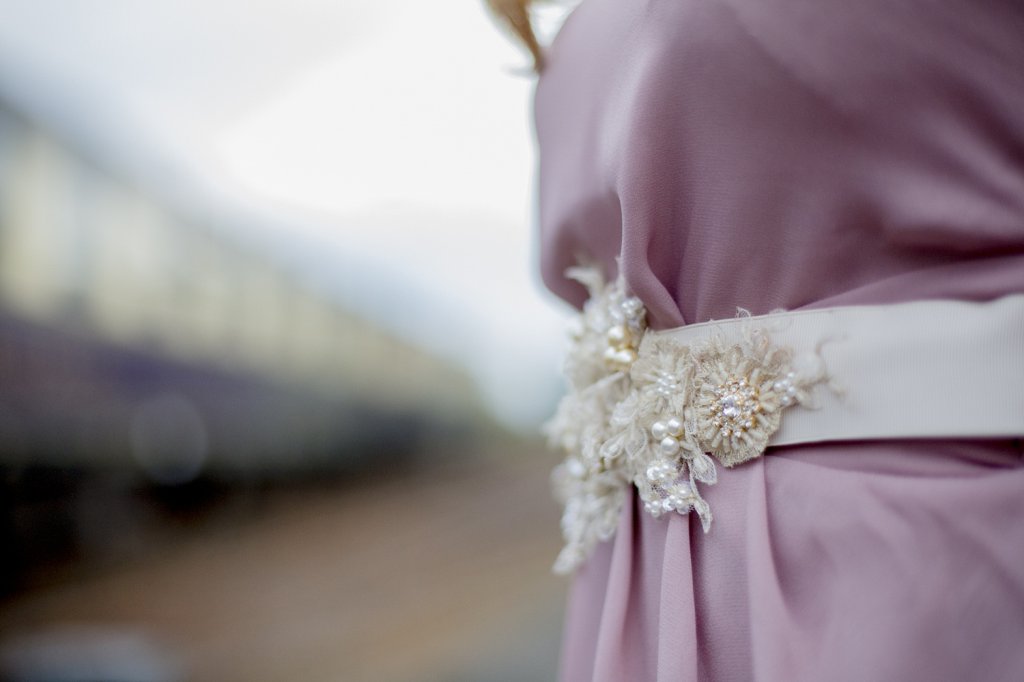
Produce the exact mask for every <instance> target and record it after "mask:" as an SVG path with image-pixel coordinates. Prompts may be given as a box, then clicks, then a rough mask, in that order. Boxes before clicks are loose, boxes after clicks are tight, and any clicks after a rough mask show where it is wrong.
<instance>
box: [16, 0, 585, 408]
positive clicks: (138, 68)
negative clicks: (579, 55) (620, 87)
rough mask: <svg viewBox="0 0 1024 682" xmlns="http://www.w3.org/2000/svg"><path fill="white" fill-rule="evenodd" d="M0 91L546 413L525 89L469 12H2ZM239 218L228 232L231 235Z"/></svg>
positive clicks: (239, 2)
mask: <svg viewBox="0 0 1024 682" xmlns="http://www.w3.org/2000/svg"><path fill="white" fill-rule="evenodd" d="M0 16H2V17H3V21H2V22H0V88H3V90H4V91H5V92H6V93H7V94H8V96H10V97H14V98H16V99H18V100H19V101H20V102H21V103H22V105H23V106H26V107H28V108H30V109H31V110H32V113H34V114H36V115H38V116H39V117H41V118H43V119H44V120H47V121H49V122H50V123H51V125H53V126H55V127H58V128H61V129H62V130H64V131H65V132H66V133H69V134H71V135H73V136H75V137H76V138H78V139H81V140H82V141H83V144H84V145H85V146H87V147H91V148H95V149H99V150H100V151H101V153H102V154H104V155H106V156H108V157H109V158H110V159H112V160H114V161H116V163H118V164H120V166H119V168H120V169H122V170H123V171H124V172H129V173H132V174H138V175H142V176H147V180H148V181H150V182H156V183H162V185H163V186H169V185H173V187H172V190H173V192H174V193H176V194H177V195H179V196H178V197H177V199H178V200H184V201H194V202H196V204H197V205H198V204H202V203H204V202H205V203H210V202H212V203H214V204H216V205H217V207H218V210H223V207H225V206H227V207H237V208H239V213H238V215H239V216H243V215H259V216H260V217H261V220H259V221H257V222H258V225H257V224H255V223H250V222H248V221H246V220H244V219H239V220H236V221H227V222H226V227H228V228H230V229H232V230H234V231H235V232H236V234H239V235H240V237H241V238H243V239H248V240H251V241H253V242H254V243H256V244H259V245H262V246H263V247H264V248H266V249H267V250H268V251H269V252H271V253H273V254H276V255H277V256H278V257H280V258H282V259H283V260H285V261H286V265H287V266H288V267H292V268H295V269H298V270H300V271H301V272H302V273H303V274H304V276H306V277H308V278H309V279H310V280H311V281H313V282H315V283H317V285H318V286H323V287H326V288H328V289H330V290H331V291H332V292H334V293H335V294H336V295H338V296H339V297H341V298H342V299H344V300H346V301H347V302H348V303H349V305H351V306H353V307H355V308H357V309H358V310H359V311H360V312H362V313H364V314H366V315H370V316H373V317H375V318H376V319H377V320H378V321H380V322H381V323H382V324H385V325H388V326H390V327H391V328H393V329H395V330H396V331H398V332H400V333H402V334H403V335H405V336H407V337H410V338H415V339H417V340H419V341H421V342H422V343H423V344H425V345H426V346H428V347H429V348H431V349H433V350H436V351H438V352H441V353H443V354H445V355H446V356H447V357H450V358H453V359H456V360H457V361H459V362H461V363H463V364H464V365H465V366H466V367H468V368H469V369H470V370H471V371H472V372H473V374H474V376H475V377H476V378H477V380H478V381H479V382H480V385H481V388H482V389H483V390H484V393H485V395H486V396H488V398H489V399H490V400H491V402H492V405H493V406H494V408H495V410H496V411H497V412H498V413H499V415H501V416H502V418H503V419H505V420H506V421H507V422H509V423H511V424H515V425H520V426H523V427H525V428H531V427H532V426H533V425H535V424H536V423H537V422H538V421H539V420H540V419H542V418H543V417H544V416H545V415H546V414H547V412H548V411H549V410H550V408H551V401H552V400H553V399H554V396H555V394H556V392H557V388H556V387H557V386H558V383H557V382H558V379H557V377H556V375H555V370H556V369H557V365H558V358H559V356H560V354H561V352H562V349H563V341H562V339H563V333H562V328H563V320H564V318H565V308H564V307H562V306H560V305H559V304H557V303H556V302H555V301H554V300H553V299H552V298H551V297H550V296H547V295H545V294H543V293H542V292H541V289H540V286H539V284H538V278H537V276H536V274H535V270H536V268H537V259H536V255H535V252H534V251H535V243H534V239H533V237H534V225H533V222H532V216H533V209H532V201H533V198H532V195H531V192H532V186H533V177H532V174H533V165H534V159H533V143H532V138H531V133H530V104H531V90H532V80H531V79H530V78H529V77H523V76H519V75H515V74H514V73H513V72H514V71H516V70H522V68H523V67H524V66H525V64H526V59H525V58H524V57H523V55H522V54H521V53H519V52H518V51H517V50H516V49H515V48H514V47H513V46H512V44H511V43H510V42H508V41H507V40H506V39H505V38H504V37H503V36H502V35H501V34H500V33H499V32H498V31H497V30H496V28H495V27H494V25H493V24H492V22H491V21H490V18H489V17H488V16H487V14H486V13H485V11H484V9H483V6H482V0H460V1H454V0H437V1H431V2H428V1H426V0H277V1H275V2H271V1H269V0H145V1H142V0H78V1H73V0H0ZM227 223H230V224H227Z"/></svg>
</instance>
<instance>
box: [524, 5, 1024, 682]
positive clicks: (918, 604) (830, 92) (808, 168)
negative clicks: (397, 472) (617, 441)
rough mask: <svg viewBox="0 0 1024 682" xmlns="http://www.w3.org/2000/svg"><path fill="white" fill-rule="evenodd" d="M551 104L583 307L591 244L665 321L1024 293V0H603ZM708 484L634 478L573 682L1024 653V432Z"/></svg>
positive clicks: (842, 675) (562, 64)
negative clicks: (656, 511) (643, 494)
mask: <svg viewBox="0 0 1024 682" xmlns="http://www.w3.org/2000/svg"><path fill="white" fill-rule="evenodd" d="M535 117H536V133H537V140H538V147H539V152H540V165H539V172H540V176H539V182H538V189H539V224H540V240H541V269H542V275H543V278H544V281H545V283H546V284H547V285H548V287H549V288H550V289H551V290H553V291H554V292H555V293H557V294H558V295H560V296H561V297H563V298H564V299H566V300H567V301H569V302H570V303H572V304H574V305H577V306H578V305H580V304H582V301H583V298H584V296H585V292H584V290H583V289H582V288H581V287H580V286H579V285H578V284H576V283H575V282H572V281H571V280H568V279H566V278H565V276H564V271H565V269H566V268H567V267H569V266H570V265H574V264H576V263H577V262H579V261H580V260H583V261H590V262H596V263H599V264H601V265H602V266H603V267H604V269H605V271H606V273H607V274H608V275H609V276H614V275H615V274H616V273H617V269H618V263H619V262H621V268H622V272H623V275H624V277H625V280H626V282H627V284H628V285H629V287H630V288H631V289H632V291H633V292H634V293H635V294H636V295H638V296H639V297H640V298H641V299H642V300H643V301H644V303H645V305H646V306H647V309H648V315H649V322H650V324H651V326H652V327H653V328H655V329H665V328H671V327H676V326H680V325H682V324H685V323H687V322H702V321H706V320H708V319H721V318H724V317H732V316H733V315H734V314H735V311H736V307H737V306H741V307H743V308H745V309H747V310H749V311H750V312H751V313H753V314H755V315H756V314H762V313H767V312H769V311H771V310H773V309H777V308H786V309H800V308H809V307H822V306H835V305H852V304H872V303H887V302H898V301H908V300H918V299H928V298H958V299H966V300H990V299H992V298H995V297H998V296H1000V295H1002V294H1004V293H1007V292H1022V291H1024V3H1021V2H1019V1H1017V0H1003V1H995V0H931V1H926V0H858V1H857V2H855V3H851V2H846V1H840V0H584V2H583V3H582V4H581V5H580V6H579V7H578V8H577V9H576V10H575V11H574V12H573V14H572V15H571V16H570V17H569V19H568V20H567V22H566V23H565V25H564V26H563V27H562V29H561V32H560V33H559V34H558V36H557V37H556V39H555V41H554V42H553V44H552V45H551V47H550V49H549V51H548V59H547V68H546V69H545V71H544V72H543V74H542V75H541V77H540V79H539V82H538V85H537V90H536V97H535ZM620 257H621V261H617V259H618V258H620ZM950 324H951V325H955V324H956V320H950ZM1022 352H1024V340H1022ZM955 361H956V359H955V358H950V362H955ZM935 371H936V372H937V373H940V374H941V372H942V367H941V366H937V367H936V368H935ZM949 390H950V391H955V390H956V386H955V385H951V386H950V387H949ZM964 409H965V410H969V409H984V405H965V406H964ZM703 492H704V494H705V497H706V499H707V501H708V502H709V503H710V505H711V507H712V510H713V511H714V514H715V521H714V525H713V527H712V529H711V532H710V533H709V534H707V535H704V534H703V533H702V532H701V531H700V527H699V524H698V523H697V522H696V519H695V518H692V517H689V516H678V515H669V516H668V517H663V518H662V519H657V520H655V519H652V518H650V517H649V516H647V515H646V514H645V513H644V512H643V511H642V509H641V507H640V506H638V505H637V503H636V500H635V497H634V498H633V499H632V501H631V502H630V503H629V504H627V507H626V509H625V510H624V513H623V515H622V518H621V522H620V525H619V530H618V532H617V534H616V536H615V538H614V539H613V540H612V541H610V542H608V543H605V544H604V545H602V546H600V547H599V549H598V551H597V553H596V554H595V555H594V556H593V557H592V558H591V559H590V560H589V562H588V563H587V564H586V565H585V566H584V567H583V568H582V569H581V570H580V571H579V572H578V573H577V575H576V576H575V577H574V580H573V586H572V590H571V596H570V600H569V606H568V611H567V618H566V628H565V635H564V641H563V655H562V664H561V679H562V680H563V681H564V682H583V681H600V682H643V681H646V680H651V681H658V682H670V681H671V682H675V681H683V680H924V679H927V680H1020V679H1024V646H1022V643H1024V454H1022V450H1021V446H1020V442H1019V441H1009V440H1006V441H996V440H992V441H980V440H979V441H956V442H940V441H902V442H898V441H889V442H861V443H853V442H847V443H831V444H826V445H813V446H811V445H808V446H799V447H785V448H771V449H769V451H768V453H767V454H766V456H764V457H762V458H761V459H759V460H756V461H753V462H750V463H747V464H744V465H742V466H739V467H736V468H733V469H727V470H726V469H722V470H721V471H720V473H719V481H718V483H717V484H716V485H714V486H706V487H705V489H704V491H703Z"/></svg>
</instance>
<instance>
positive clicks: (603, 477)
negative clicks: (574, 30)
mask: <svg viewBox="0 0 1024 682" xmlns="http://www.w3.org/2000/svg"><path fill="white" fill-rule="evenodd" d="M552 483H553V485H554V489H555V497H556V499H558V500H559V501H560V502H561V503H562V504H564V505H565V510H564V512H563V514H562V536H563V538H564V540H565V547H564V548H563V549H562V551H561V553H560V554H559V555H558V559H556V560H555V566H554V571H555V572H556V573H560V574H566V573H571V572H572V571H574V570H575V569H576V568H577V567H578V566H579V565H580V564H582V563H583V561H584V560H586V558H587V557H588V556H590V554H591V552H593V551H594V547H596V546H597V544H598V543H599V542H604V541H605V540H609V539H611V537H612V536H613V535H615V529H616V528H617V527H618V523H619V515H620V514H621V512H622V505H623V504H624V502H625V499H626V491H627V489H628V485H629V481H628V480H627V479H625V478H623V476H622V473H621V470H619V469H617V468H612V469H607V470H605V469H601V468H600V467H594V466H587V465H586V464H584V463H583V462H581V461H580V460H579V459H577V458H575V457H572V456H570V457H567V458H566V460H565V461H564V462H563V463H562V464H560V465H559V466H558V467H556V468H555V470H554V472H552Z"/></svg>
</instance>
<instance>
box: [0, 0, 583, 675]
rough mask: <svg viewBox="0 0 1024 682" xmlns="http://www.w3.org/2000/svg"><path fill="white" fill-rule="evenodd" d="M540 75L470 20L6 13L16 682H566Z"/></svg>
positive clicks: (2, 241) (545, 20)
mask: <svg viewBox="0 0 1024 682" xmlns="http://www.w3.org/2000/svg"><path fill="white" fill-rule="evenodd" d="M572 4H573V3H559V4H555V5H551V6H547V7H546V9H545V11H544V12H543V14H542V16H540V17H539V20H540V21H541V23H542V30H543V31H545V32H547V33H548V34H550V33H552V32H553V31H555V30H557V27H558V25H559V23H560V21H561V20H562V19H563V18H564V16H565V15H566V14H567V12H568V11H570V10H571V6H572ZM527 64H528V60H527V59H526V57H525V56H524V55H523V54H522V53H521V52H519V51H518V50H517V49H516V47H515V46H514V45H513V44H512V43H511V42H510V41H509V40H507V39H506V37H505V36H503V35H502V33H501V31H500V30H499V29H498V28H497V27H496V26H495V24H494V22H493V21H492V19H491V17H490V16H489V14H488V13H487V12H486V10H485V8H484V6H483V3H482V0H461V1H459V2H452V1H451V0H439V1H437V2H425V1H424V0H332V1H328V0H287V1H286V0H246V1H245V2H243V1H242V0H202V1H199V0H147V1H146V2H139V1H137V0H0V680H4V681H6V682H26V681H32V682H68V681H72V680H73V681H76V682H101V681H103V682H143V681H145V682H150V681H153V682H157V681H159V682H164V681H167V682H171V681H174V682H177V681H184V680H200V681H202V680H210V681H230V680H247V681H250V682H252V681H257V682H258V681H264V680H265V681H271V680H303V681H305V680H310V681H317V680H325V681H326V680H343V681H347V680H371V681H382V682H389V681H394V682H403V681H413V680H417V681H425V682H431V681H435V682H441V681H452V682H457V681H463V680H465V681H470V680H474V681H480V682H486V681H491V680H493V681H498V680H542V679H552V678H553V676H554V673H555V667H556V662H557V651H558V644H559V641H558V639H559V631H560V627H561V618H562V613H561V612H562V605H563V600H564V593H565V587H566V585H565V582H564V581H563V580H560V579H556V578H554V577H552V576H551V575H550V570H549V567H550V564H551V562H552V561H553V559H554V557H555V554H556V553H557V550H558V547H559V538H558V510H557V508H556V506H555V505H554V503H553V502H550V501H549V488H548V484H547V472H548V470H549V469H550V467H551V465H552V464H553V463H554V462H555V460H556V455H555V454H553V453H550V452H548V451H547V450H546V448H545V447H544V445H543V444H542V443H541V442H540V440H539V438H538V437H537V435H536V434H537V431H538V428H539V424H540V423H541V422H542V421H543V419H544V418H545V417H546V416H547V415H548V414H549V413H550V412H551V411H552V410H553V407H554V405H555V403H556V401H557V399H558V397H559V394H560V393H561V390H562V384H561V380H560V379H559V376H558V366H559V362H560V356H561V353H562V351H563V343H562V339H563V332H562V329H563V325H564V320H565V318H566V315H567V310H566V308H565V307H564V306H562V305H561V304H559V303H556V302H555V301H554V300H553V299H552V298H551V297H550V296H548V295H546V294H544V293H543V292H542V291H541V287H540V284H539V279H538V277H537V276H536V275H535V274H534V273H535V271H536V269H537V263H536V261H537V258H536V254H535V249H536V244H535V240H534V234H533V227H532V225H533V218H532V215H533V204H532V201H533V198H532V173H533V167H534V158H533V142H532V137H531V130H530V104H531V89H532V84H533V81H532V79H531V77H530V76H529V75H528V74H527V73H526V65H527Z"/></svg>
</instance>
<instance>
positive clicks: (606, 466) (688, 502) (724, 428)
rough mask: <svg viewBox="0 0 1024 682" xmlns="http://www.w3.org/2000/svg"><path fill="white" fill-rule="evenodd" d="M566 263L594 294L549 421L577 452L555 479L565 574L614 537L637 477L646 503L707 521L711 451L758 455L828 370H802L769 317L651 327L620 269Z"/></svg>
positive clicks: (570, 451) (557, 437)
mask: <svg viewBox="0 0 1024 682" xmlns="http://www.w3.org/2000/svg"><path fill="white" fill-rule="evenodd" d="M568 274H569V275H570V276H572V277H574V278H575V279H577V280H578V281H580V282H582V283H583V284H584V285H586V286H587V288H588V290H589V291H590V294H591V297H590V300H589V301H588V302H587V303H586V305H585V306H584V308H583V311H582V312H581V314H580V318H579V322H578V325H577V328H576V331H575V333H574V334H573V337H572V347H571V349H570V354H569V358H568V360H567V362H566V375H567V376H568V379H569V393H568V394H567V395H566V396H565V398H563V400H562V401H561V403H560V404H559V406H558V410H557V411H556V413H555V416H554V417H553V418H552V420H551V421H550V422H548V424H546V425H545V430H546V432H547V434H548V438H549V440H550V441H551V443H552V444H553V445H556V446H559V447H561V448H563V449H564V450H565V451H566V455H567V456H566V459H565V461H564V462H563V464H562V465H561V466H559V467H558V468H556V470H555V472H554V479H553V480H554V482H555V487H556V491H557V496H558V497H559V499H560V500H561V501H562V502H563V504H564V505H565V510H564V513H563V516H562V534H563V536H564V538H565V549H563V551H562V553H561V554H560V555H559V557H558V561H557V562H556V564H555V570H556V571H557V572H559V573H566V572H569V571H572V570H574V569H575V568H576V567H578V566H579V565H580V564H581V563H582V562H583V561H584V560H585V559H586V558H587V556H589V554H590V553H591V552H592V551H593V549H594V547H595V546H596V545H597V543H598V542H601V541H604V540H607V539H609V538H611V537H612V535H613V534H614V533H615V529H616V527H617V525H618V518H619V515H620V514H621V511H622V506H623V504H624V503H625V500H626V494H627V492H628V489H629V485H631V484H632V485H634V486H636V489H637V494H638V496H639V498H640V499H641V501H642V502H643V504H644V509H645V510H646V512H647V513H649V514H651V515H653V516H655V517H658V516H662V515H664V514H666V513H669V512H676V513H679V514H687V513H689V512H691V511H692V512H694V513H696V514H697V516H698V517H699V518H700V522H701V526H702V527H703V529H704V532H708V530H709V529H710V527H711V522H712V516H711V508H710V506H709V505H708V503H707V501H706V500H704V498H703V497H702V496H701V494H700V491H699V489H698V484H701V483H703V484H705V485H713V484H714V483H716V482H717V480H718V473H717V469H716V466H715V462H714V459H712V457H711V456H709V453H710V455H713V456H714V457H715V458H717V459H718V460H719V461H720V462H721V463H722V464H724V465H725V466H727V467H731V466H735V465H737V464H740V463H742V462H745V461H747V460H750V459H753V458H755V457H758V456H760V455H761V454H763V453H764V450H765V448H767V446H768V441H769V439H770V438H771V436H772V434H774V433H775V431H777V430H778V428H779V424H780V421H781V414H782V411H783V410H784V409H785V408H787V407H790V406H793V405H797V404H807V402H808V401H809V398H810V393H809V391H810V389H811V388H812V387H813V386H814V385H815V384H817V383H820V382H822V381H823V380H824V378H825V372H824V365H823V363H822V362H821V360H820V356H816V357H815V358H814V359H815V361H816V363H817V364H816V369H808V370H806V371H798V370H794V368H793V364H794V363H793V358H792V357H791V353H790V351H789V350H788V349H786V348H781V347H778V346H775V345H773V344H772V343H771V340H770V339H769V336H768V332H767V331H766V330H765V329H762V328H753V327H751V326H744V327H742V329H741V331H742V334H741V335H740V336H741V338H740V339H739V340H738V341H726V340H725V339H724V336H719V337H713V338H711V339H710V340H708V341H703V342H701V343H699V344H696V345H693V346H684V345H681V344H680V343H678V342H677V341H675V340H674V339H673V338H672V337H671V336H666V335H662V334H651V333H647V332H646V324H645V321H644V320H645V314H646V311H645V310H644V308H643V305H642V304H641V303H640V301H639V300H638V299H636V298H635V297H632V296H629V295H627V294H626V287H625V285H624V283H623V280H622V279H621V277H620V278H619V279H618V280H617V281H616V282H613V283H611V284H606V283H605V281H604V278H603V277H602V276H601V273H600V272H599V271H598V270H596V269H593V268H574V269H572V270H570V272H569V273H568ZM744 324H746V323H745V322H744ZM813 364H814V363H812V365H813Z"/></svg>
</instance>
